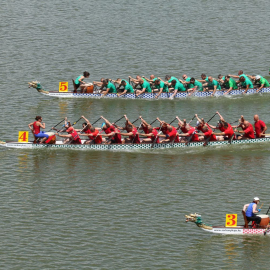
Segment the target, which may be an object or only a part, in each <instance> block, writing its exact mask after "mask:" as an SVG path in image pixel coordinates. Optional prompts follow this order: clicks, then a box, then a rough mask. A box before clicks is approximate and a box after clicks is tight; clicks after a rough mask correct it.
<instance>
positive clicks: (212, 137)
mask: <svg viewBox="0 0 270 270" xmlns="http://www.w3.org/2000/svg"><path fill="white" fill-rule="evenodd" d="M203 133H204V136H205V137H206V139H208V138H209V137H210V141H216V140H217V137H216V135H215V134H213V130H212V129H208V130H207V131H205V132H203Z"/></svg>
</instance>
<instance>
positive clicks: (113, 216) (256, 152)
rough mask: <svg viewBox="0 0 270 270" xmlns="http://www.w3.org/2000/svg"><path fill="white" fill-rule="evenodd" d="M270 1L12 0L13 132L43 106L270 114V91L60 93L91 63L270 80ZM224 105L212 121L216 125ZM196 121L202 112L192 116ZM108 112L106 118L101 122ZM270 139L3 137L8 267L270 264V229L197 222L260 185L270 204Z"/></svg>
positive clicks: (6, 55) (0, 38)
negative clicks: (228, 230) (145, 141)
mask: <svg viewBox="0 0 270 270" xmlns="http://www.w3.org/2000/svg"><path fill="white" fill-rule="evenodd" d="M268 3H269V2H268V1H264V0H262V1H250V0H245V1H242V2H238V1H231V0H228V1H220V0H216V1H213V0H201V1H194V0H191V1H177V0H172V1H167V2H163V1H158V0H154V1H149V2H142V1H138V0H135V1H130V0H126V1H124V0H118V1H88V2H86V1H81V0H78V1H67V2H63V1H58V0H55V1H52V0H48V1H35V0H32V1H30V0H22V1H16V0H11V1H5V2H3V3H2V4H1V9H0V15H1V19H0V20H1V23H0V30H1V35H0V42H1V46H0V59H1V64H0V73H1V79H0V82H1V84H0V89H1V91H0V101H1V110H2V113H1V117H0V125H1V130H0V139H4V140H17V135H18V131H20V130H27V129H28V127H27V125H28V123H30V122H32V121H33V120H34V117H35V116H36V115H42V116H43V120H44V122H45V123H46V125H47V127H49V128H50V127H51V126H52V125H54V124H56V123H58V122H59V121H60V120H61V119H63V118H64V117H65V116H68V117H69V118H70V119H71V120H72V121H75V120H77V119H78V118H79V117H80V116H81V115H85V116H86V117H87V118H89V119H90V120H91V121H94V120H96V119H98V118H99V116H100V115H104V116H105V117H107V118H108V119H109V120H111V121H114V120H116V119H118V118H120V117H121V116H122V115H123V114H127V115H128V116H129V118H130V119H131V120H135V119H136V118H137V117H138V116H139V115H142V116H143V117H144V118H145V119H146V120H148V121H149V122H151V121H153V120H154V119H155V118H156V117H157V116H159V117H160V118H161V119H164V120H166V121H172V120H173V118H174V117H175V116H176V115H178V116H179V117H180V118H186V119H188V120H190V119H191V118H192V117H193V115H194V114H195V113H198V115H199V116H201V117H204V118H205V119H210V118H211V117H212V116H213V114H214V113H215V112H216V111H217V110H218V111H220V113H221V114H222V115H223V116H224V117H225V119H227V120H228V121H230V122H233V121H235V120H237V119H238V118H239V117H240V115H242V114H243V115H244V116H245V117H246V119H248V120H249V121H251V122H253V115H254V114H255V113H258V114H259V115H260V118H261V119H262V120H264V121H265V122H266V124H267V125H269V126H270V116H269V102H270V95H269V96H268V95H263V96H262V95H256V96H255V95H254V96H248V97H244V98H243V97H233V98H231V97H224V98H207V99H196V98H192V99H189V100H181V101H171V100H168V101H167V100H165V101H161V100H158V101H145V100H136V101H132V100H79V99H78V100H73V99H66V100H65V99H54V98H47V97H45V96H43V95H40V94H39V93H37V91H36V90H34V89H28V88H27V82H28V81H31V80H39V81H40V82H41V83H42V85H43V86H44V87H45V88H46V89H48V90H57V89H58V84H59V81H69V83H70V86H71V79H72V78H76V77H77V76H78V75H80V74H82V72H83V71H85V70H87V71H89V72H90V73H91V77H90V79H89V81H93V80H99V79H100V78H101V77H109V78H113V79H115V78H118V77H121V78H125V79H127V78H128V76H129V75H131V76H136V75H137V74H140V75H145V76H149V75H150V74H155V75H157V76H161V77H164V76H165V75H166V74H171V75H175V76H178V77H180V76H181V75H182V74H183V73H187V74H188V75H189V76H194V77H196V78H199V77H200V74H201V73H203V72H204V73H206V74H207V75H213V76H217V75H218V74H219V73H221V74H224V75H225V74H228V73H231V74H236V73H237V72H238V70H239V69H243V70H244V72H245V73H247V74H260V75H262V76H265V77H266V78H268V79H270V77H269V76H268V71H269V68H270V66H269V60H268V57H269V12H268V10H267V4H268ZM217 120H218V119H217V117H216V118H214V119H213V120H212V122H211V123H212V124H215V122H216V121H217ZM192 123H193V124H195V123H194V122H192ZM99 124H100V123H99ZM269 150H270V144H261V145H249V146H248V145H243V146H230V147H213V148H198V149H196V148H193V149H184V150H182V149H170V150H158V151H149V152H147V151H135V152H105V151H104V152H98V151H74V150H35V151H32V150H16V149H0V157H1V158H0V165H1V166H0V172H1V184H0V185H1V188H0V205H1V206H0V208H1V222H0V239H1V246H0V268H1V269H202V268H203V269H246V268H255V269H259V268H260V269H268V268H269V266H268V264H269V258H268V257H269V256H268V252H267V250H268V249H269V248H270V241H269V238H268V237H262V236H222V235H213V234H208V233H206V232H203V231H202V230H200V229H199V228H197V227H196V226H195V225H194V224H190V223H185V222H184V221H185V217H184V215H185V214H189V213H194V212H197V213H200V214H201V215H202V217H203V220H204V221H205V222H206V223H207V224H209V225H223V224H225V215H226V213H237V214H238V215H239V220H238V221H239V223H240V224H241V223H242V216H241V210H242V207H243V205H244V204H245V203H248V202H250V201H251V200H252V198H253V197H254V196H259V197H260V198H261V201H262V202H264V206H263V208H262V209H263V210H262V212H263V213H265V212H266V211H267V209H268V206H269V192H268V181H269V172H268V169H269V163H270V157H269Z"/></svg>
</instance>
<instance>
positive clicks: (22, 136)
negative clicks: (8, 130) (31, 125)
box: [18, 131, 29, 143]
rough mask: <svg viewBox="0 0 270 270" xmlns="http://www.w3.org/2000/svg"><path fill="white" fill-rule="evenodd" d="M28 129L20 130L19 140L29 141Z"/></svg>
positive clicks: (21, 141) (22, 141)
mask: <svg viewBox="0 0 270 270" xmlns="http://www.w3.org/2000/svg"><path fill="white" fill-rule="evenodd" d="M28 135H29V134H28V131H19V136H18V142H20V143H28Z"/></svg>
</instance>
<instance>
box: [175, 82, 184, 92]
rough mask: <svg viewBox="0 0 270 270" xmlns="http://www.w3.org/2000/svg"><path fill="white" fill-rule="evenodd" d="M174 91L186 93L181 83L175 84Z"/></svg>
mask: <svg viewBox="0 0 270 270" xmlns="http://www.w3.org/2000/svg"><path fill="white" fill-rule="evenodd" d="M174 90H177V91H182V92H184V91H186V88H185V86H184V85H183V84H182V83H180V82H176V84H175V86H174Z"/></svg>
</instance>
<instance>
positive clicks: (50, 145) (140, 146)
mask: <svg viewBox="0 0 270 270" xmlns="http://www.w3.org/2000/svg"><path fill="white" fill-rule="evenodd" d="M52 136H53V135H52ZM84 142H85V140H82V144H64V143H63V141H60V140H59V141H57V140H51V142H50V143H44V144H39V143H34V142H25V143H24V142H15V141H7V142H5V141H0V146H1V147H7V148H21V149H42V148H43V149H45V148H47V149H48V148H63V149H85V150H117V151H125V150H127V151H133V150H140V149H141V150H145V149H148V150H151V149H173V148H188V147H204V143H205V142H204V141H201V142H190V143H188V144H186V143H141V144H132V143H131V144H83V143H84ZM265 142H270V136H269V137H265V138H258V139H249V140H232V141H229V140H226V141H213V142H208V144H207V146H206V147H210V146H224V147H225V146H227V147H229V146H230V145H238V144H240V145H243V144H254V143H265Z"/></svg>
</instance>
